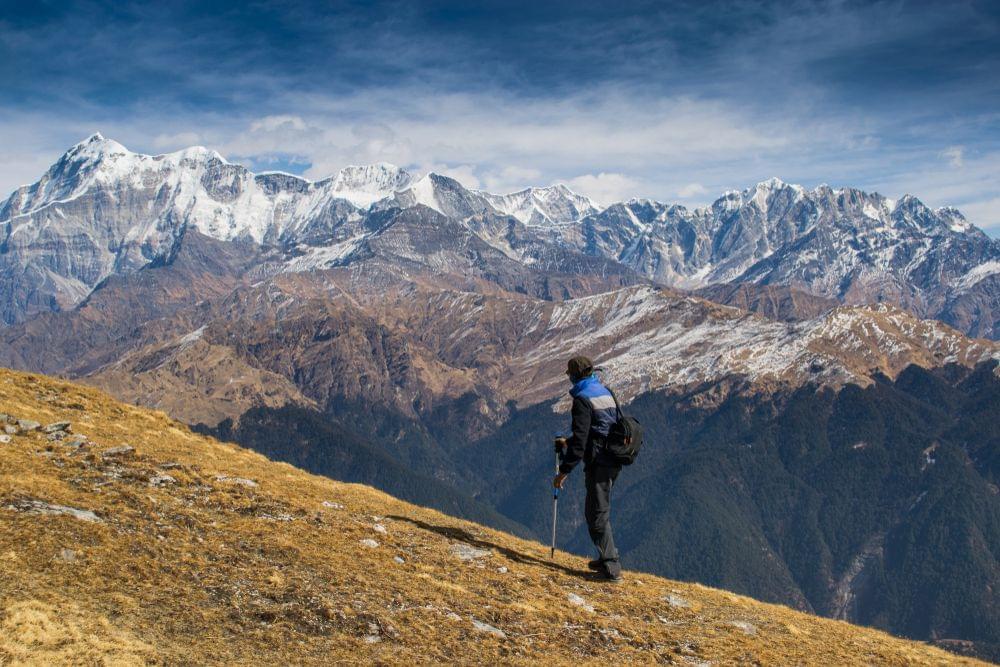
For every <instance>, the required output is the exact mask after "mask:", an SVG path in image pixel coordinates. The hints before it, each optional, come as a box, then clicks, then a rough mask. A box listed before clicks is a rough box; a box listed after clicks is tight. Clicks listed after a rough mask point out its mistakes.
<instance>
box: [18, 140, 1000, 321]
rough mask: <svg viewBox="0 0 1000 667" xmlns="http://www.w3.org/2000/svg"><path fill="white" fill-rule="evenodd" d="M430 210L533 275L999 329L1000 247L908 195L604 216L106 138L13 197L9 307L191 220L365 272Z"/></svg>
mask: <svg viewBox="0 0 1000 667" xmlns="http://www.w3.org/2000/svg"><path fill="white" fill-rule="evenodd" d="M414 209H421V210H426V209H429V211H428V212H431V211H432V212H434V213H436V214H438V215H441V216H444V217H446V218H448V220H449V221H450V223H452V224H455V225H458V226H461V227H463V229H464V230H467V231H468V232H471V234H472V235H473V236H474V237H475V239H474V241H475V242H477V244H480V245H481V244H485V246H489V248H488V249H487V248H483V249H484V250H486V251H488V250H489V249H492V250H493V251H496V252H499V253H501V254H502V255H503V257H504V258H506V259H507V260H509V261H510V262H514V263H516V264H518V265H520V267H522V268H539V267H541V268H543V270H545V271H547V272H549V271H551V270H553V269H556V270H559V269H565V268H567V265H572V264H573V263H574V260H575V261H576V262H581V261H583V259H582V258H584V257H585V258H592V259H593V260H598V261H603V262H611V263H613V264H614V265H615V270H617V271H628V272H631V273H632V274H634V276H635V278H636V279H638V278H644V279H646V280H648V281H652V282H655V283H656V284H660V285H663V286H667V287H675V288H682V289H700V288H709V287H712V286H719V285H734V284H735V285H742V284H748V285H752V286H754V288H755V289H761V288H767V287H772V286H782V287H787V288H790V289H796V290H801V291H804V292H807V293H809V294H812V295H815V296H817V297H823V298H827V299H835V300H838V301H840V302H843V303H847V304H856V303H871V302H890V303H893V304H895V305H898V306H900V307H903V308H905V309H907V310H909V311H911V312H913V313H914V314H915V315H917V316H918V317H933V318H937V319H941V320H942V321H945V322H946V323H948V324H951V325H953V326H955V327H957V328H959V329H960V330H962V331H965V332H966V333H969V334H971V335H975V336H981V337H988V338H996V337H998V336H1000V334H998V333H997V331H996V319H997V313H1000V309H998V308H997V302H996V294H997V292H998V290H997V281H1000V278H998V276H1000V241H997V240H994V239H990V238H989V237H988V236H986V235H985V234H984V233H983V232H982V231H981V230H979V229H978V228H976V227H975V226H973V225H971V224H970V223H969V222H968V221H966V220H965V218H964V217H963V216H962V215H961V213H959V212H958V211H957V210H955V209H953V208H940V209H937V210H931V209H929V208H928V207H926V206H924V205H923V204H922V203H921V202H920V201H919V200H918V199H916V198H915V197H912V196H909V195H907V196H904V197H902V198H901V199H899V200H898V201H895V200H891V199H887V198H886V197H883V196H881V195H879V194H877V193H865V192H862V191H859V190H854V189H850V188H843V189H832V188H830V187H828V186H820V187H818V188H815V189H813V190H806V189H805V188H802V187H801V186H796V185H788V184H785V183H783V182H782V181H780V180H779V179H770V180H768V181H765V182H762V183H759V184H757V185H756V186H753V187H751V188H747V189H746V190H743V191H733V192H728V193H726V194H725V195H724V196H722V197H721V198H719V199H718V200H716V201H715V202H714V203H713V204H712V205H710V206H708V207H706V208H702V209H696V210H688V209H686V208H684V207H683V206H678V205H670V204H664V203H660V202H656V201H650V200H639V199H634V200H629V201H626V202H619V203H615V204H612V205H610V206H607V207H604V208H601V207H598V206H597V205H596V204H595V203H594V202H592V201H591V200H589V199H588V198H586V197H583V196H580V195H577V194H575V193H573V192H572V191H570V190H569V189H567V188H566V187H565V186H561V185H556V186H551V187H547V188H529V189H526V190H523V191H521V192H516V193H512V194H508V195H495V194H490V193H486V192H479V191H476V190H470V189H467V188H465V187H463V186H462V185H461V184H460V183H459V182H458V181H455V180H454V179H451V178H448V177H446V176H441V175H439V174H434V173H430V174H427V175H425V176H423V177H422V178H419V179H417V178H414V177H413V176H412V175H410V174H408V173H407V172H405V171H403V170H402V169H399V168H398V167H395V166H392V165H388V164H376V165H369V166H363V167H347V168H345V169H343V170H341V171H340V172H339V173H338V174H336V175H335V176H333V177H330V178H327V179H323V180H320V181H316V182H310V181H307V180H305V179H302V178H299V177H296V176H292V175H288V174H281V173H265V174H259V175H255V174H253V173H251V172H250V171H248V170H247V169H245V168H244V167H242V166H240V165H236V164H231V163H229V162H227V161H226V160H224V159H223V158H222V157H221V156H220V155H219V154H218V153H215V152H214V151H210V150H208V149H204V148H191V149H186V150H182V151H178V152H176V153H170V154H167V155H159V156H148V155H140V154H136V153H132V152H130V151H128V150H127V149H125V148H124V147H123V146H122V145H121V144H119V143H117V142H115V141H111V140H108V139H105V138H103V137H102V136H101V135H99V134H95V135H94V136H92V137H90V138H89V139H87V140H86V141H84V142H81V143H80V144H78V145H76V146H74V147H73V148H72V149H70V150H69V151H68V152H67V153H66V154H65V155H64V156H63V157H62V158H60V159H59V161H57V162H56V163H55V164H54V165H53V166H52V167H51V168H50V169H49V170H48V171H47V172H46V173H45V174H44V175H43V176H42V178H41V179H39V181H37V182H36V183H34V184H32V185H28V186H24V187H22V188H19V189H18V190H17V191H15V192H14V193H13V194H12V195H11V196H10V197H9V198H8V199H7V200H6V201H5V202H3V204H0V225H3V227H2V231H0V250H2V253H0V275H2V276H3V277H4V279H5V282H6V283H7V284H8V285H9V287H8V289H6V290H4V294H3V295H2V296H3V301H2V302H0V316H2V318H3V320H4V321H5V322H7V323H8V324H10V323H15V322H20V321H23V320H24V319H25V318H26V317H28V316H30V315H31V314H33V313H37V312H44V311H46V310H58V309H67V308H71V307H73V306H74V305H76V304H78V303H79V302H80V301H81V300H82V299H84V298H85V297H86V295H87V294H89V293H90V291H91V290H92V289H93V288H94V287H95V286H96V285H98V284H99V283H100V282H101V281H102V280H105V279H106V278H107V277H109V276H111V275H118V274H122V273H128V272H130V271H134V270H136V269H138V268H140V267H142V266H145V265H147V264H150V263H153V262H156V261H162V260H163V259H164V258H167V257H169V256H170V255H171V253H173V252H175V251H176V246H177V243H178V240H179V239H180V237H181V236H182V235H183V233H184V232H185V231H186V230H187V229H196V230H198V231H199V232H201V233H202V234H205V235H206V236H209V237H211V238H215V239H219V240H224V241H245V242H252V243H255V244H260V245H264V246H267V247H270V248H274V249H275V251H276V253H277V255H276V258H275V259H276V261H277V262H278V263H279V264H280V267H276V268H275V270H283V271H291V272H294V271H302V270H309V269H314V268H326V267H331V266H344V265H350V264H352V263H356V262H357V261H359V260H361V259H364V258H366V257H368V256H370V255H371V254H372V253H374V252H376V250H375V249H373V246H377V245H380V244H384V242H385V240H386V239H384V238H383V237H384V236H385V234H386V233H387V232H388V233H389V234H390V235H392V231H391V230H390V229H389V228H391V227H392V226H393V225H392V224H391V219H392V212H396V211H401V210H414ZM390 241H391V239H390ZM593 268H596V267H593ZM574 272H577V273H579V272H580V271H576V270H575V269H574ZM715 294H716V295H721V294H724V292H719V291H716V292H715Z"/></svg>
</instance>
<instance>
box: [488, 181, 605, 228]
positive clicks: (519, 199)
mask: <svg viewBox="0 0 1000 667" xmlns="http://www.w3.org/2000/svg"><path fill="white" fill-rule="evenodd" d="M482 195H483V196H484V197H485V198H486V201H488V202H489V203H490V205H491V206H492V207H493V209H494V210H496V211H497V212H499V213H504V214H506V215H511V216H514V217H515V218H517V219H518V220H520V221H521V222H523V223H524V224H526V225H544V224H558V223H568V222H576V221H578V220H580V219H581V218H585V217H586V216H588V215H591V214H593V213H598V212H599V211H600V207H598V206H597V204H595V203H594V202H593V200H591V199H590V198H589V197H584V196H583V195H579V194H577V193H575V192H573V191H572V190H570V189H569V188H567V187H566V186H565V185H562V184H560V185H552V186H549V187H547V188H526V189H524V190H520V191H518V192H512V193H510V194H506V195H494V194H490V193H488V192H483V193H482Z"/></svg>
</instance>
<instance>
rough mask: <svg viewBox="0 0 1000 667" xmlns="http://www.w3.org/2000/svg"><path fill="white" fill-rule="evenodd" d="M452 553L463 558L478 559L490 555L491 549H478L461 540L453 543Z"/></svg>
mask: <svg viewBox="0 0 1000 667" xmlns="http://www.w3.org/2000/svg"><path fill="white" fill-rule="evenodd" d="M451 553H452V555H453V556H458V558H460V559H461V560H476V559H477V558H485V557H486V556H489V555H490V551H489V549H477V548H475V547H473V546H470V545H468V544H463V543H461V542H458V543H455V544H452V545H451Z"/></svg>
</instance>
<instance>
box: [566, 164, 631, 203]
mask: <svg viewBox="0 0 1000 667" xmlns="http://www.w3.org/2000/svg"><path fill="white" fill-rule="evenodd" d="M566 184H567V185H568V186H569V187H570V189H572V190H576V191H577V192H579V193H581V194H585V195H587V196H588V197H590V198H591V199H593V200H594V201H595V202H597V203H598V204H600V205H602V206H607V205H608V204H613V203H614V202H616V201H622V200H623V199H630V198H632V197H634V196H635V193H636V191H637V190H638V189H639V184H638V183H637V182H636V181H635V180H633V179H632V178H629V177H628V176H626V175H624V174H608V173H605V172H601V173H599V174H584V175H583V176H577V177H576V178H571V179H570V180H569V181H568V182H567V183H566Z"/></svg>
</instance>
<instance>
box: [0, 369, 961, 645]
mask: <svg viewBox="0 0 1000 667" xmlns="http://www.w3.org/2000/svg"><path fill="white" fill-rule="evenodd" d="M0 409H2V410H3V411H4V412H5V413H7V415H13V416H14V417H17V418H20V419H32V420H36V421H37V422H41V423H42V424H48V423H51V422H57V421H63V420H65V421H69V422H71V425H70V426H69V431H71V433H65V432H64V435H63V436H62V437H61V439H59V438H58V437H57V436H53V439H50V438H49V436H48V435H46V434H45V433H43V432H41V431H37V430H31V429H30V427H31V426H32V425H30V424H25V423H23V422H22V425H21V426H22V427H21V428H20V432H19V433H18V434H16V435H13V436H11V437H10V438H4V439H5V440H9V441H8V442H5V443H2V444H0V463H2V466H0V519H2V522H3V525H4V530H2V531H0V581H2V582H3V583H2V584H0V610H2V611H0V663H22V662H30V663H44V664H63V663H76V664H94V663H98V662H105V663H110V664H141V663H156V664H233V663H237V662H238V663H241V664H275V663H279V662H286V663H291V664H330V663H333V662H346V663H368V664H371V663H373V662H380V663H383V664H415V663H417V662H426V661H431V662H448V663H484V662H485V663H498V662H505V663H515V664H537V663H539V662H540V661H542V660H544V661H546V663H548V664H570V663H579V662H594V663H597V662H602V663H605V664H606V663H607V662H608V661H609V660H613V661H614V662H616V663H621V662H627V661H632V662H637V663H653V662H665V663H668V664H716V663H725V664H733V663H748V664H873V663H876V664H896V665H903V664H907V665H914V664H940V665H944V664H960V663H964V664H973V663H972V661H968V660H965V659H962V658H959V657H957V656H954V655H951V654H948V653H945V652H943V651H940V650H938V649H935V648H932V647H929V646H926V645H924V644H920V643H916V642H910V641H904V640H900V639H896V638H893V637H890V636H888V635H886V634H883V633H881V632H876V631H872V630H868V629H864V628H858V627H855V626H852V625H849V624H847V623H843V622H837V621H830V620H825V619H820V618H817V617H813V616H809V615H806V614H802V613H798V612H794V611H792V610H790V609H787V608H785V607H780V606H776V605H767V604H762V603H759V602H756V601H753V600H751V599H748V598H744V597H740V596H736V595H733V594H730V593H726V592H724V591H718V590H713V589H709V588H705V587H702V586H697V585H691V584H683V583H678V582H672V581H668V580H665V579H660V578H657V577H653V576H648V575H638V574H631V573H628V575H627V580H626V582H625V583H624V584H623V585H621V586H618V587H609V586H608V585H601V584H599V583H597V582H595V581H593V580H591V579H589V578H587V576H586V574H585V567H584V563H583V560H582V559H580V558H576V557H571V556H568V555H565V554H559V555H558V556H557V558H556V559H555V560H554V561H550V560H549V559H548V558H547V548H546V547H544V546H542V545H540V544H537V543H534V542H529V541H525V540H519V539H515V538H513V537H510V536H508V535H505V534H503V533H499V532H496V531H491V530H486V529H484V528H481V527H479V526H477V525H474V524H470V523H467V522H462V521H458V520H456V519H451V518H449V517H447V516H444V515H442V514H439V513H437V512H434V511H430V510H425V509H421V508H419V507H415V506H412V505H408V504H406V503H403V502H400V501H397V500H395V499H393V498H391V497H389V496H386V495H384V494H382V493H379V492H376V491H374V490H372V489H370V488H367V487H363V486H356V485H347V484H340V483H337V482H333V481H331V480H328V479H324V478H319V477H315V476H312V475H308V474H306V473H304V472H301V471H299V470H297V469H295V468H292V467H290V466H288V465H284V464H277V463H273V462H270V461H268V460H266V459H265V458H263V457H261V456H259V455H257V454H253V453H251V452H249V451H246V450H243V449H240V448H238V447H234V446H231V445H226V444H221V443H218V442H215V441H213V440H211V439H208V438H204V437H201V436H197V435H194V434H192V433H191V432H190V431H188V430H187V428H186V427H184V426H182V425H180V424H178V423H176V422H173V421H171V420H170V419H168V418H167V417H166V416H165V415H163V414H162V413H158V412H153V411H150V410H146V409H141V408H135V407H131V406H127V405H124V404H121V403H117V402H116V401H114V400H113V399H111V398H110V397H108V396H107V395H105V394H103V393H101V392H99V391H96V390H94V389H90V388H85V387H81V386H78V385H73V384H69V383H66V382H62V381H57V380H52V379H49V378H45V377H42V376H35V375H27V374H21V373H15V372H11V371H0ZM5 420H6V421H8V422H9V421H10V420H9V419H7V418H5ZM7 425H8V426H11V424H9V423H8V424H7ZM10 430H18V429H15V428H13V427H12V428H11V429H10ZM81 434H82V435H86V436H87V442H86V444H84V445H82V446H74V445H73V444H71V443H72V442H73V441H74V438H79V436H80V435H81ZM125 443H127V445H128V446H127V447H126V446H125ZM130 448H134V449H130ZM543 509H545V508H540V511H541V510H543Z"/></svg>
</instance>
